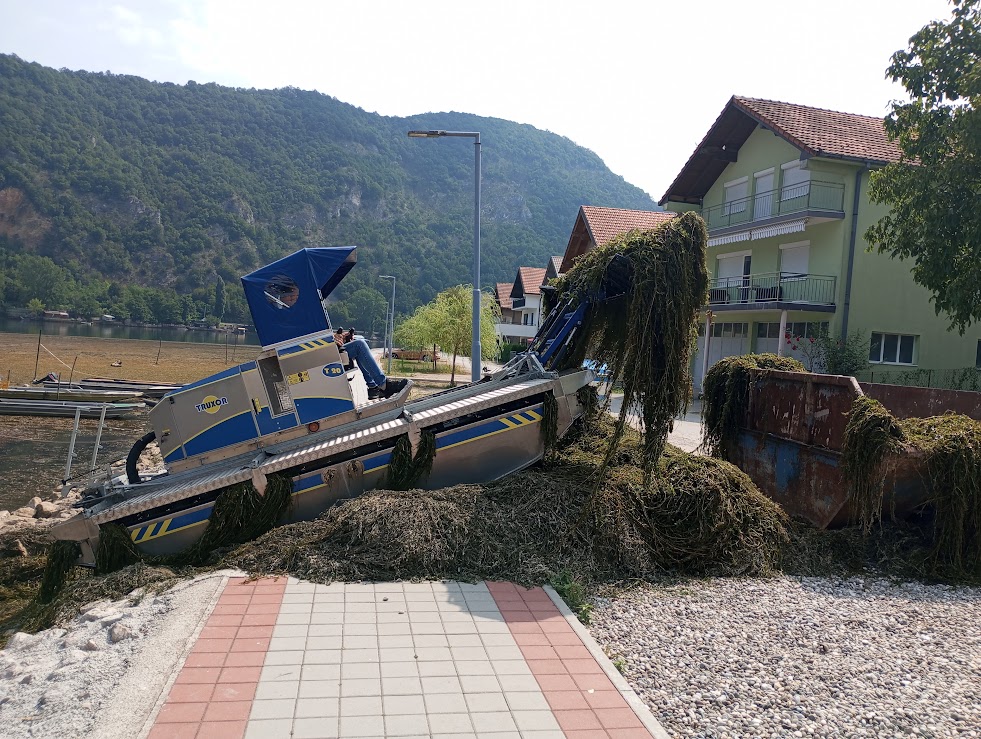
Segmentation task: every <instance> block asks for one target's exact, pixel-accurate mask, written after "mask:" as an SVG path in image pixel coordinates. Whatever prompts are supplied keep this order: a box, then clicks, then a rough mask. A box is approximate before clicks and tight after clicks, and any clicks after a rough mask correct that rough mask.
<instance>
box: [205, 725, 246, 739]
mask: <svg viewBox="0 0 981 739" xmlns="http://www.w3.org/2000/svg"><path fill="white" fill-rule="evenodd" d="M247 726H248V722H247V721H203V722H201V729H200V731H199V732H198V736H200V737H207V738H208V739H242V737H243V736H245V730H246V727H247Z"/></svg>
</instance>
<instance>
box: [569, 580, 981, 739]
mask: <svg viewBox="0 0 981 739" xmlns="http://www.w3.org/2000/svg"><path fill="white" fill-rule="evenodd" d="M589 630H590V633H591V634H592V635H593V637H594V638H595V639H596V640H597V641H598V642H599V643H600V644H601V645H602V646H603V647H604V648H605V649H606V651H607V653H608V654H609V655H611V657H613V658H614V660H616V659H617V658H618V657H620V658H622V659H623V660H624V661H625V667H624V672H625V675H626V677H627V678H628V680H629V682H630V683H631V685H632V686H633V687H634V689H635V690H636V691H637V692H638V693H639V694H640V696H641V698H643V699H644V700H645V701H646V702H647V703H648V705H649V706H650V708H651V710H652V711H653V712H654V715H655V716H656V717H657V718H658V720H659V721H660V722H661V723H662V725H663V726H664V727H665V728H666V729H667V730H668V732H669V733H671V734H672V735H673V736H678V737H788V736H793V737H808V736H827V737H907V736H918V737H950V736H955V737H981V589H978V588H963V589H955V588H951V587H948V586H927V585H923V584H920V583H902V584H892V583H888V582H885V581H881V580H871V579H866V580H863V579H858V578H853V579H849V580H832V579H823V578H805V579H791V578H777V579H772V580H738V579H713V580H703V581H690V582H685V583H683V584H673V585H664V586H657V585H646V586H643V587H638V588H636V589H633V590H630V591H627V592H625V593H622V594H620V595H618V596H616V597H614V598H612V599H605V598H597V599H596V601H595V610H594V611H593V618H592V622H591V624H590V626H589Z"/></svg>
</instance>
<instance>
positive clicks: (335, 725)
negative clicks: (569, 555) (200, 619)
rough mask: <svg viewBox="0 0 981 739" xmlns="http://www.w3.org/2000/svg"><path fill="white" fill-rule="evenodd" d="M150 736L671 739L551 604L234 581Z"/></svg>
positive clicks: (527, 594) (411, 586) (432, 585)
mask: <svg viewBox="0 0 981 739" xmlns="http://www.w3.org/2000/svg"><path fill="white" fill-rule="evenodd" d="M219 593H220V595H219V597H218V598H217V601H216V603H215V605H214V608H213V610H212V612H211V614H210V616H208V618H207V621H206V623H205V624H204V626H203V627H202V628H201V630H200V633H199V634H197V635H196V636H195V637H192V639H191V640H190V642H189V647H190V649H189V654H188V655H187V658H186V660H185V661H184V664H183V667H182V668H181V669H180V671H179V673H178V674H177V676H176V679H175V680H174V681H173V683H172V685H171V686H170V687H169V689H168V690H166V691H165V696H163V697H162V699H161V701H160V706H159V711H158V712H157V713H156V716H155V718H153V719H151V721H152V724H148V726H147V728H146V730H145V731H144V734H148V735H149V737H151V739H178V738H180V739H183V738H185V737H186V738H188V739H192V738H194V737H199V738H201V739H205V738H207V739H212V738H213V739H223V738H225V737H243V736H244V737H249V738H250V739H251V738H252V737H263V738H264V739H265V738H268V739H275V738H277V737H297V738H301V737H309V738H311V739H313V738H316V737H324V738H331V739H332V738H334V737H381V736H385V737H445V738H446V739H450V738H451V737H479V738H480V739H483V738H484V737H494V738H495V739H507V738H509V737H516V738H517V737H520V738H521V739H525V738H527V739H533V738H534V739H551V738H552V737H556V738H557V737H570V739H587V738H590V739H591V738H593V737H597V738H598V737H620V738H623V739H629V738H632V737H651V736H655V737H666V736H667V735H666V734H665V733H664V732H663V729H661V727H660V726H659V725H658V724H657V722H656V721H655V720H654V718H653V716H652V715H651V714H650V711H648V709H647V707H646V706H645V705H644V704H643V703H642V702H641V701H640V700H639V699H638V698H637V696H636V694H634V693H633V691H632V690H631V689H630V687H629V685H628V684H627V683H626V681H625V680H624V679H623V678H622V677H621V676H620V674H619V673H618V672H617V671H616V669H615V668H614V667H613V665H612V664H611V663H610V661H609V660H608V659H607V658H606V657H605V656H604V655H603V653H602V651H601V650H600V648H599V647H598V646H597V645H596V643H595V642H594V641H593V640H592V638H591V637H590V636H589V635H588V633H587V632H586V631H585V629H584V628H583V627H582V626H581V625H580V624H579V622H578V621H577V620H576V619H575V617H574V616H572V614H571V613H570V612H569V610H568V608H566V607H565V604H564V603H562V601H561V599H560V598H559V597H558V596H557V595H555V593H554V591H551V589H545V590H543V589H542V588H533V589H530V590H529V589H525V588H521V587H517V586H515V585H513V584H511V583H478V584H468V583H458V582H422V583H401V582H396V583H333V584H331V585H315V584H313V583H309V582H301V581H297V580H295V579H293V578H290V579H288V580H287V579H286V578H278V579H263V580H256V581H248V580H245V579H244V578H230V579H229V580H228V581H227V583H226V584H225V585H224V587H223V589H221V590H220V591H219Z"/></svg>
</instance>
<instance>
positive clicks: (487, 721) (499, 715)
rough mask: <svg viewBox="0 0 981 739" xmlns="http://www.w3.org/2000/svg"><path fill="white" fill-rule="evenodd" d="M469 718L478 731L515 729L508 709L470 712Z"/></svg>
mask: <svg viewBox="0 0 981 739" xmlns="http://www.w3.org/2000/svg"><path fill="white" fill-rule="evenodd" d="M470 720H471V721H472V722H473V727H474V729H476V730H477V732H478V733H482V732H497V731H514V730H515V729H516V727H515V723H514V719H513V718H512V717H511V714H510V712H508V711H493V712H480V711H477V712H471V714H470Z"/></svg>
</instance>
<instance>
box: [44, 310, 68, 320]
mask: <svg viewBox="0 0 981 739" xmlns="http://www.w3.org/2000/svg"><path fill="white" fill-rule="evenodd" d="M41 317H42V318H43V319H44V320H46V321H69V320H71V316H69V315H68V311H63V310H46V311H44V312H42V313H41Z"/></svg>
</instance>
